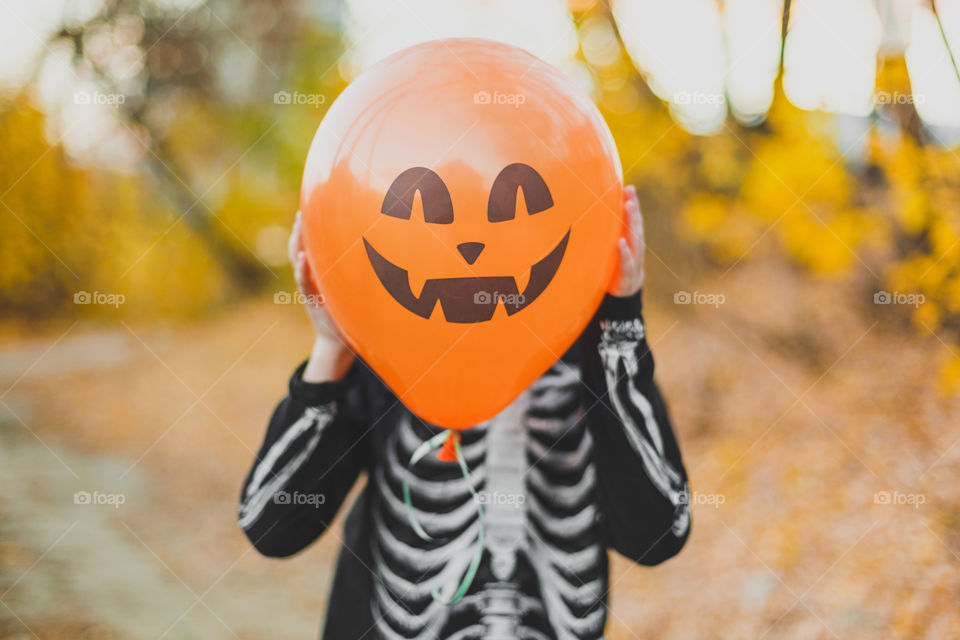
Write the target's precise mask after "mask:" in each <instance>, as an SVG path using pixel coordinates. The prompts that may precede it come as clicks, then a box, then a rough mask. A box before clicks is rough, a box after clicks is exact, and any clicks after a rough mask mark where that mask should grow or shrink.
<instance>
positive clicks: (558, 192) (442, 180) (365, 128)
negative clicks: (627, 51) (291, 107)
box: [301, 40, 623, 429]
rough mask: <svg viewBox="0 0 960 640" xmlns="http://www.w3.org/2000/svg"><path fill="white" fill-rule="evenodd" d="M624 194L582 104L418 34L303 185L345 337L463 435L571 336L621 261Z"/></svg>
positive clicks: (459, 45) (341, 110)
mask: <svg viewBox="0 0 960 640" xmlns="http://www.w3.org/2000/svg"><path fill="white" fill-rule="evenodd" d="M502 94H507V95H512V96H514V98H513V99H512V100H501V99H498V98H497V96H498V95H502ZM484 95H485V96H486V98H485V99H483V98H484ZM478 96H479V98H478ZM517 96H522V97H523V100H520V99H518V98H517ZM620 203H621V176H620V166H619V161H618V159H617V156H616V149H615V147H614V145H613V140H612V138H611V136H610V134H609V131H608V130H607V129H606V126H605V125H604V123H603V120H602V118H601V117H600V114H599V113H598V112H597V111H596V108H595V107H594V106H593V105H592V103H591V102H590V101H589V99H588V98H587V97H586V96H584V95H583V94H582V93H581V92H580V90H579V89H578V88H577V87H576V86H574V85H573V84H572V83H571V82H570V81H569V80H567V79H566V78H565V77H564V76H563V75H562V74H560V73H559V72H558V71H556V70H555V69H553V68H552V67H550V66H548V65H547V64H545V63H543V62H541V61H539V60H537V59H536V58H534V57H533V56H531V55H530V54H527V53H526V52H523V51H522V50H519V49H516V48H514V47H511V46H508V45H504V44H499V43H492V42H487V41H482V40H447V41H435V42H428V43H425V44H421V45H417V46H414V47H411V48H410V49H407V50H404V51H402V52H400V53H398V54H394V55H393V56H391V57H390V58H387V59H386V60H384V61H382V62H380V63H378V64H377V65H375V66H374V67H372V68H371V69H369V70H368V71H367V72H365V73H364V74H362V75H361V76H360V77H359V78H357V79H356V80H355V81H354V82H353V83H352V84H351V85H350V86H348V87H347V89H346V90H345V91H344V92H343V93H342V94H341V95H340V97H338V98H337V100H336V101H335V102H334V104H333V105H332V106H331V108H330V110H329V111H328V113H327V114H326V116H325V117H324V120H323V122H322V124H321V126H320V128H319V129H318V131H317V135H316V137H315V138H314V142H313V144H312V146H311V149H310V154H309V156H308V159H307V165H306V168H305V170H304V181H303V190H302V193H301V210H302V211H303V215H304V241H305V245H306V249H307V255H308V258H309V262H310V266H311V269H312V271H313V274H314V278H315V280H316V282H317V285H318V286H319V288H320V291H321V293H322V294H323V296H324V299H325V304H326V307H327V310H328V312H329V313H330V315H331V317H332V318H333V319H334V321H335V322H336V323H337V325H338V326H339V328H340V329H341V331H342V333H343V334H344V337H345V338H346V340H347V342H348V343H349V346H350V347H351V348H352V349H354V350H355V351H356V352H357V354H359V355H360V356H361V357H362V358H363V359H364V360H365V361H366V363H367V364H369V366H370V367H372V368H373V370H374V371H375V372H376V373H377V374H378V375H379V376H380V378H382V379H383V381H384V382H386V383H387V385H388V386H389V387H390V388H391V389H392V390H393V391H394V392H395V393H396V394H397V397H398V398H399V399H400V400H401V401H403V403H404V404H406V406H407V407H409V408H410V409H411V410H412V411H413V412H414V413H416V414H417V415H419V416H420V417H422V418H424V419H425V420H428V421H430V422H432V423H434V424H436V425H439V426H443V427H449V428H456V429H463V428H467V427H470V426H473V425H475V424H477V423H479V422H482V421H483V420H486V419H488V418H492V417H493V416H494V415H496V414H497V413H498V412H499V411H500V410H501V409H503V408H504V407H506V406H507V405H508V404H509V403H510V402H511V401H512V400H513V399H514V398H516V397H517V395H519V394H520V393H521V392H522V391H523V390H524V389H525V388H526V387H527V386H529V385H530V383H532V382H533V381H534V380H536V379H537V378H538V377H539V376H540V375H541V374H542V373H543V372H544V371H545V370H546V369H547V368H549V366H550V365H551V364H553V363H554V362H555V361H556V360H557V359H558V358H559V357H560V356H561V355H562V354H563V353H564V352H565V351H566V350H567V348H569V347H570V345H571V344H572V343H573V342H574V341H575V340H576V338H577V336H578V335H579V334H580V332H581V331H582V330H583V328H584V327H585V326H586V324H587V322H588V321H589V320H590V318H591V316H592V315H593V313H594V312H595V311H596V308H597V306H598V305H599V304H600V301H601V299H602V297H603V295H604V293H605V291H606V289H607V287H608V285H609V284H610V281H611V278H612V277H613V276H614V274H615V271H616V265H617V251H616V239H617V237H618V236H620V235H621V234H622V233H623V221H622V217H621V211H620Z"/></svg>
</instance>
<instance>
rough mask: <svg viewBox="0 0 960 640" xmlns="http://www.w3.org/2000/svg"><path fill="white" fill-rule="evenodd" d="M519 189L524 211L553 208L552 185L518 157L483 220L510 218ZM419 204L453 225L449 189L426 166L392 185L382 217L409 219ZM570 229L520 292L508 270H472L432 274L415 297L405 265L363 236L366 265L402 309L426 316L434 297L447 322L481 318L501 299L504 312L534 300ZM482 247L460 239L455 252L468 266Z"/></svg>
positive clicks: (434, 218)
mask: <svg viewBox="0 0 960 640" xmlns="http://www.w3.org/2000/svg"><path fill="white" fill-rule="evenodd" d="M518 191H520V192H521V193H522V194H523V201H524V202H525V203H526V210H527V214H528V215H534V214H537V213H541V212H544V211H547V210H549V209H551V208H552V207H553V198H552V197H551V196H550V189H549V187H547V183H546V182H544V180H543V178H542V177H540V174H539V173H537V172H536V170H535V169H533V168H532V167H530V166H529V165H526V164H523V163H521V162H516V163H513V164H511V165H508V166H506V167H504V168H503V170H502V171H501V172H500V173H499V174H498V175H497V177H496V179H495V180H494V181H493V186H492V187H491V189H490V196H489V203H488V205H487V221H488V222H491V223H501V222H508V221H511V220H513V219H514V218H515V217H516V210H517V192H518ZM417 195H419V196H420V200H421V202H422V203H423V219H424V221H425V222H426V223H427V224H453V223H454V220H455V213H454V210H453V202H452V200H451V198H450V192H449V190H448V189H447V186H446V185H445V184H444V182H443V180H442V178H440V176H438V175H437V174H436V173H434V172H433V171H431V170H430V169H427V168H425V167H413V168H410V169H407V170H406V171H404V172H403V173H401V174H400V175H399V176H397V178H396V180H394V181H393V183H392V184H391V185H390V189H389V190H388V191H387V195H386V197H384V200H383V206H382V207H381V209H380V212H381V213H382V214H383V215H386V216H392V217H394V218H400V219H402V220H409V219H410V217H411V215H412V212H413V207H414V200H415V197H416V196H417ZM569 238H570V230H569V229H568V230H567V232H566V233H565V234H564V235H563V237H562V238H560V239H559V241H558V242H557V244H556V245H555V246H554V247H553V248H552V249H551V250H550V252H549V253H547V255H545V256H544V257H542V258H540V259H539V260H538V261H537V262H536V263H534V264H532V265H531V266H530V273H529V280H528V281H527V285H526V287H524V289H523V291H520V290H519V289H518V287H517V282H516V279H515V278H514V276H512V275H499V276H493V275H470V276H460V277H446V278H430V279H428V280H426V282H425V283H424V286H423V290H422V291H421V293H420V295H419V296H416V295H414V294H413V291H412V290H411V289H410V280H409V274H408V273H407V270H406V269H404V268H403V267H400V266H397V265H395V264H393V263H392V262H390V260H388V259H387V258H385V257H384V256H382V255H381V254H380V253H379V252H377V250H376V249H375V248H374V247H373V246H372V245H371V244H370V243H369V242H368V241H367V240H366V238H364V240H363V244H364V247H365V248H366V250H367V256H368V257H369V259H370V264H371V265H372V266H373V270H374V271H375V272H376V274H377V278H378V279H379V280H380V283H381V284H382V285H383V287H384V289H386V290H387V292H389V293H390V295H391V296H392V297H393V299H394V300H396V301H397V302H398V303H399V304H400V305H401V306H403V308H405V309H406V310H407V311H410V312H411V313H415V314H416V315H418V316H420V317H421V318H430V316H431V315H432V314H433V311H434V308H435V307H436V305H437V302H439V303H440V308H441V309H442V310H443V316H444V319H445V320H446V321H447V322H459V323H472V322H484V321H487V320H490V318H492V317H493V314H494V311H495V310H496V308H497V306H498V305H499V304H503V306H504V309H505V310H506V313H507V315H508V316H510V315H513V314H514V313H517V312H518V311H521V310H523V309H524V308H526V307H527V306H528V305H530V304H531V303H532V302H533V301H534V300H536V299H537V298H538V297H539V296H540V294H541V293H543V291H544V289H546V288H547V286H548V285H549V284H550V281H551V280H553V276H554V274H556V272H557V269H558V268H559V267H560V263H561V261H562V260H563V255H564V253H565V252H566V249H567V241H568V240H569ZM485 248H486V244H485V243H483V242H462V243H459V244H458V245H457V251H458V252H459V253H460V255H461V257H462V258H463V260H464V261H465V262H466V263H467V264H468V265H472V264H474V263H475V262H476V261H477V258H479V257H480V254H481V253H482V252H483V250H484V249H485Z"/></svg>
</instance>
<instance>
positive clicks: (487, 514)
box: [239, 187, 690, 640]
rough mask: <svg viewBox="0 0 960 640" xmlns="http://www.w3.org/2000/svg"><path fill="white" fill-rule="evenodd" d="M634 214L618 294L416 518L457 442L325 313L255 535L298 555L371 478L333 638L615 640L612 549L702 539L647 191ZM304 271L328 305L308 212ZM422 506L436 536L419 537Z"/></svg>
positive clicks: (472, 440) (353, 517) (252, 517)
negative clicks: (658, 307) (661, 359)
mask: <svg viewBox="0 0 960 640" xmlns="http://www.w3.org/2000/svg"><path fill="white" fill-rule="evenodd" d="M623 206H624V212H625V215H626V217H627V220H628V221H629V226H630V236H631V241H630V242H628V241H627V240H626V239H625V238H621V239H620V241H619V245H618V248H619V252H620V261H621V278H620V281H619V282H618V284H617V287H616V295H608V296H607V297H606V299H605V300H604V301H603V303H602V304H601V306H600V309H599V310H598V311H597V313H596V316H595V317H594V319H593V320H592V321H591V323H590V324H589V325H588V327H587V328H586V330H585V331H584V332H583V334H582V335H581V336H580V338H579V339H578V341H577V343H576V344H575V345H574V346H573V347H572V348H571V349H570V350H569V351H568V353H567V354H566V355H564V356H563V357H562V358H561V359H560V360H559V361H558V362H557V363H556V364H555V365H554V366H553V367H551V368H550V370H548V371H547V372H546V373H544V374H543V376H542V377H541V378H540V379H539V380H537V381H536V382H534V383H533V384H532V385H531V386H530V387H529V388H528V389H527V390H526V391H525V392H524V393H522V394H521V395H520V397H518V398H517V399H516V400H515V401H514V403H513V404H511V405H510V406H509V407H508V408H507V409H505V410H504V411H503V412H502V413H501V414H500V415H498V416H497V417H495V418H493V419H492V420H489V421H487V422H486V423H483V424H480V425H477V426H476V427H474V428H472V429H468V430H466V431H464V432H462V449H461V455H462V459H463V460H464V461H465V463H466V465H467V466H468V467H469V469H470V475H469V476H468V477H465V476H463V475H462V474H461V471H460V468H459V466H458V465H457V463H455V462H444V461H441V460H439V459H437V457H436V456H435V455H430V456H427V457H425V458H423V459H422V460H420V461H419V462H418V463H417V464H416V465H413V466H412V467H411V468H410V473H411V477H410V478H409V488H410V500H409V504H408V503H407V502H406V501H405V499H404V491H403V484H404V477H405V476H404V474H405V473H406V470H407V463H408V461H409V460H410V458H411V454H412V453H413V451H414V450H415V449H416V448H417V447H418V446H419V445H420V444H421V443H422V442H424V441H425V440H426V439H428V438H430V437H432V436H434V435H436V434H437V433H438V432H439V431H440V429H439V428H437V427H434V426H431V425H427V424H424V423H423V422H422V421H421V420H419V419H418V418H417V417H416V416H414V415H412V414H411V413H410V412H409V411H408V410H407V409H406V408H405V407H404V406H403V404H401V403H400V402H399V401H398V400H397V398H396V396H394V395H393V394H392V393H391V392H390V391H389V389H387V388H386V387H385V386H384V385H383V383H382V382H380V381H379V380H378V379H377V377H376V376H375V375H374V374H373V373H372V372H371V371H370V370H369V369H368V368H367V367H366V366H365V365H364V364H363V363H362V362H360V361H359V360H357V359H356V358H355V357H354V356H353V354H352V353H351V352H350V351H349V350H348V349H347V348H346V347H345V346H344V344H343V342H342V340H340V338H339V335H338V333H337V331H336V328H335V327H334V326H333V324H332V322H331V321H330V319H329V317H328V316H327V315H326V313H325V311H324V310H323V308H322V307H321V306H318V305H308V309H307V311H308V313H309V315H310V318H311V320H312V321H313V324H314V327H315V328H316V332H317V338H316V343H315V345H314V348H313V352H312V354H311V356H310V359H309V360H308V361H307V362H306V363H305V364H303V365H301V366H300V367H298V368H297V370H296V371H295V372H294V374H293V377H292V378H291V379H290V392H289V395H288V396H287V397H286V398H285V399H284V400H283V402H281V403H280V405H279V406H278V407H277V409H276V411H275V412H274V414H273V417H272V419H271V420H270V424H269V426H268V428H267V435H266V438H265V440H264V443H263V446H262V447H261V449H260V452H259V454H258V455H257V459H256V461H255V463H254V466H253V469H251V471H250V474H249V475H248V477H247V480H246V482H245V484H244V487H243V492H242V495H241V499H240V508H239V523H240V526H241V527H242V528H243V530H244V531H245V532H246V534H247V536H248V537H249V538H250V541H251V542H252V543H253V545H254V546H255V547H256V548H257V550H258V551H260V552H261V553H263V554H264V555H267V556H271V557H286V556H290V555H292V554H294V553H297V552H298V551H300V550H302V549H303V548H305V547H306V546H307V545H309V544H310V543H311V542H313V541H314V540H316V539H317V538H318V537H319V536H320V535H321V534H322V533H323V532H324V531H325V530H326V529H327V527H328V526H329V524H330V522H331V520H333V518H334V516H335V515H336V513H337V511H338V510H339V508H340V505H341V504H342V503H343V500H344V498H345V496H346V495H347V493H348V492H349V491H350V489H351V487H353V485H354V483H355V482H356V481H357V478H358V477H359V475H360V473H361V472H366V474H367V477H368V479H367V483H366V486H365V487H364V489H363V491H362V493H361V494H360V497H359V498H358V499H357V501H356V503H355V504H354V505H353V508H352V509H351V510H350V513H349V515H348V516H347V520H346V524H345V526H344V537H343V541H342V542H343V545H342V549H341V552H340V557H339V560H338V563H337V569H336V574H335V576H334V580H333V590H332V592H331V596H330V603H329V607H328V613H327V621H326V624H325V627H324V634H323V637H325V638H329V639H333V640H352V639H354V638H388V639H395V638H457V639H461V640H465V639H469V638H478V639H480V638H484V639H514V638H521V639H531V640H532V639H537V640H541V639H545V638H564V639H566V638H601V637H602V636H603V630H604V626H605V624H606V618H607V607H606V602H607V591H608V589H609V585H608V576H607V554H606V550H607V549H608V548H612V549H614V550H616V551H617V552H619V553H620V554H622V555H624V556H626V557H627V558H630V559H631V560H633V561H634V562H637V563H640V564H644V565H654V564H657V563H659V562H662V561H664V560H666V559H667V558H670V557H672V556H673V555H675V554H676V553H677V552H679V551H680V549H681V547H682V546H683V544H684V542H685V541H686V539H687V536H688V535H689V531H690V515H689V499H688V489H687V480H686V471H685V470H684V467H683V463H682V461H681V458H680V451H679V449H678V447H677V442H676V439H675V437H674V435H673V432H672V430H671V427H670V422H669V418H668V416H667V411H666V407H665V406H664V402H663V399H662V398H661V396H660V393H659V391H658V390H657V386H656V385H655V384H654V382H653V359H652V356H651V354H650V351H649V348H648V346H647V342H646V336H645V330H644V324H643V320H642V318H641V315H640V297H641V287H642V285H643V252H644V240H643V221H642V218H641V214H640V205H639V203H638V202H637V197H636V192H635V190H634V189H633V188H632V187H627V188H626V189H624V192H623ZM290 258H291V261H292V263H293V265H294V270H295V274H296V278H297V284H298V286H299V287H300V290H301V292H302V293H304V294H313V293H316V291H315V290H314V289H313V285H312V283H311V281H310V276H309V270H308V267H307V263H306V255H305V253H304V251H303V246H302V243H301V240H300V218H299V215H298V217H297V222H296V223H295V225H294V229H293V233H292V235H291V239H290ZM315 299H316V296H312V297H308V300H315ZM471 487H472V488H473V489H474V490H475V491H476V492H479V498H480V500H479V501H480V503H481V504H482V505H483V511H482V518H483V522H480V521H479V520H480V516H479V513H480V512H479V510H478V508H477V505H476V502H477V499H476V498H475V497H474V494H473V493H472V492H471ZM410 509H412V510H413V513H414V515H415V518H416V520H417V521H418V522H419V524H420V525H422V528H423V530H425V531H426V532H427V533H429V535H430V536H432V537H433V539H429V538H428V539H426V540H425V539H424V538H423V537H422V536H419V535H417V532H416V531H415V530H414V527H413V526H411V520H410V518H409V513H408V510H410ZM481 533H482V535H481ZM481 544H482V547H481V546H479V545H481ZM478 550H479V551H482V556H481V561H480V564H479V568H478V570H477V571H476V573H475V575H473V574H472V573H471V570H470V565H471V560H472V558H473V556H474V553H475V552H476V551H478ZM468 574H469V576H472V578H473V579H472V582H471V581H470V580H469V576H468ZM465 585H469V588H467V589H466V592H465V593H464V594H463V596H462V597H460V598H458V599H455V601H454V602H452V603H450V602H444V601H443V599H444V598H446V600H447V601H449V600H451V599H453V598H451V596H452V595H453V594H454V593H455V592H456V591H457V590H458V589H459V588H461V587H462V586H465ZM435 593H439V594H440V597H436V595H435Z"/></svg>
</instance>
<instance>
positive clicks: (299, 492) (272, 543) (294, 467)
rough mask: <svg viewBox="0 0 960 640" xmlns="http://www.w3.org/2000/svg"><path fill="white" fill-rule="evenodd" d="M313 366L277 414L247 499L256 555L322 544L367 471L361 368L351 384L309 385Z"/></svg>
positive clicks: (241, 518)
mask: <svg viewBox="0 0 960 640" xmlns="http://www.w3.org/2000/svg"><path fill="white" fill-rule="evenodd" d="M305 366H306V363H304V364H302V365H300V367H299V368H297V370H296V371H295V372H294V374H293V376H292V377H291V378H290V391H289V394H288V395H287V397H286V398H284V399H283V401H282V402H281V403H280V405H279V406H278V407H277V408H276V410H275V411H274V412H273V417H272V418H271V419H270V424H269V426H268V427H267V435H266V437H265V439H264V441H263V445H262V446H261V447H260V451H259V453H257V458H256V460H255V461H254V464H253V468H252V469H251V470H250V473H249V474H248V475H247V479H246V481H245V482H244V484H243V490H242V492H241V495H240V506H239V509H238V512H237V520H238V523H239V524H240V527H241V528H242V529H243V531H244V532H245V533H246V534H247V537H248V538H249V539H250V541H251V542H252V543H253V545H254V547H256V549H257V550H258V551H259V552H260V553H262V554H264V555H266V556H271V557H278V558H279V557H286V556H289V555H292V554H294V553H297V552H298V551H300V550H302V549H303V548H305V547H306V546H307V545H309V544H310V543H311V542H313V541H314V540H316V539H317V538H318V537H319V536H320V535H321V534H322V533H323V532H324V531H325V530H326V529H327V526H328V525H329V524H330V522H331V521H332V520H333V518H334V516H335V515H336V514H337V510H338V509H339V508H340V505H341V504H342V503H343V499H344V498H345V497H346V495H347V493H348V492H349V491H350V488H351V487H352V486H353V484H354V483H355V482H356V480H357V477H358V476H359V474H360V471H361V470H362V469H363V468H364V467H365V466H366V462H367V447H366V442H365V440H364V438H363V433H364V432H365V431H366V428H365V427H364V426H363V424H362V422H361V421H360V420H358V419H357V416H358V407H357V406H356V405H358V404H360V403H359V402H358V400H357V396H358V394H359V393H360V391H361V389H359V386H360V385H359V381H358V379H359V377H360V371H359V369H360V366H361V365H360V364H359V362H358V363H355V364H354V366H353V367H352V368H351V369H350V371H349V372H348V373H347V375H346V376H345V377H344V379H343V380H341V381H337V382H324V383H308V382H304V380H303V370H304V367H305Z"/></svg>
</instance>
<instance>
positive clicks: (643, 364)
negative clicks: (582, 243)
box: [580, 293, 690, 565]
mask: <svg viewBox="0 0 960 640" xmlns="http://www.w3.org/2000/svg"><path fill="white" fill-rule="evenodd" d="M640 297H641V294H640V293H637V294H636V295H635V296H632V297H629V298H615V297H613V296H607V297H606V299H605V300H604V302H603V304H602V305H601V306H600V309H599V311H598V312H597V315H596V316H595V318H594V319H593V321H592V322H591V324H590V326H589V327H588V328H587V330H586V331H585V332H584V334H583V336H582V337H581V343H580V344H581V353H580V361H581V368H582V372H583V373H582V375H583V382H584V384H585V385H586V386H587V388H588V390H587V391H586V392H585V393H584V398H583V402H584V406H585V408H586V410H587V412H586V420H587V427H588V429H590V434H591V436H592V438H593V441H594V457H595V460H596V468H597V477H598V491H599V500H600V506H601V511H602V518H603V527H604V531H605V534H606V537H607V543H608V546H610V547H612V548H613V549H615V550H616V551H618V552H619V553H621V554H622V555H624V556H626V557H627V558H630V559H631V560H633V561H634V562H638V563H641V564H645V565H653V564H657V563H660V562H663V561H664V560H666V559H667V558H670V557H672V556H674V555H676V554H677V553H678V552H679V551H680V549H681V548H682V547H683V544H684V542H686V539H687V536H688V535H689V533H690V510H689V491H688V488H687V474H686V470H685V469H684V468H683V461H682V460H681V458H680V449H679V447H678V446H677V440H676V438H675V437H674V435H673V430H672V428H671V427H670V418H669V416H668V415H667V408H666V405H665V404H664V401H663V398H662V397H661V395H660V391H659V390H658V389H657V385H656V384H655V383H654V381H653V356H652V355H651V354H650V349H649V347H648V346H647V340H646V331H645V328H644V324H643V318H642V317H641V314H640V310H641V309H640V307H641V304H640Z"/></svg>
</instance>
